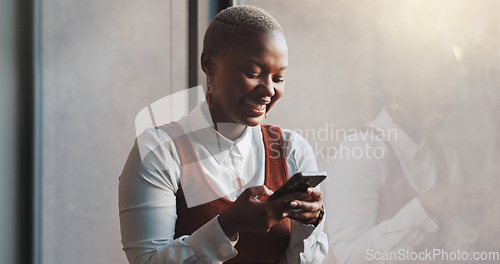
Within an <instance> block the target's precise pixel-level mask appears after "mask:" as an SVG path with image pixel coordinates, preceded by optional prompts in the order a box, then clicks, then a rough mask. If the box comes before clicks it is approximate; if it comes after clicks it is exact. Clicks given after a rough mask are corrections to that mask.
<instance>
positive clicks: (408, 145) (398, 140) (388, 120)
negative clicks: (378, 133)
mask: <svg viewBox="0 0 500 264" xmlns="http://www.w3.org/2000/svg"><path fill="white" fill-rule="evenodd" d="M371 126H373V127H375V128H378V129H382V130H383V131H384V133H383V134H384V136H387V135H391V137H388V138H385V140H387V141H389V144H391V145H392V146H393V147H395V148H397V149H399V150H401V151H402V152H403V153H404V154H405V155H406V156H407V157H408V158H409V159H410V160H413V159H414V158H415V157H416V155H417V154H418V153H419V152H420V151H421V150H422V149H423V148H424V147H425V146H426V144H427V140H426V139H424V140H422V142H421V143H420V144H417V143H416V142H415V141H413V139H411V138H410V136H408V134H407V133H406V132H405V131H404V130H403V129H402V128H401V127H400V126H399V125H397V124H394V122H393V121H392V117H391V116H390V115H389V113H387V111H386V109H385V108H384V109H382V111H380V113H379V114H378V116H377V117H376V118H375V120H374V121H373V123H372V124H371ZM394 130H395V131H396V136H395V137H394V136H393V135H394V132H392V131H394Z"/></svg>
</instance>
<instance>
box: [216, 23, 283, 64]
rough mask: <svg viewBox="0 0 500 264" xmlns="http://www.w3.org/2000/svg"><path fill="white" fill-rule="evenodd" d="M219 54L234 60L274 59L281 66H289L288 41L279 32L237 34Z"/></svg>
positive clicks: (224, 45)
mask: <svg viewBox="0 0 500 264" xmlns="http://www.w3.org/2000/svg"><path fill="white" fill-rule="evenodd" d="M219 53H220V55H222V56H225V57H226V56H230V57H231V58H233V59H238V58H242V57H274V59H275V60H276V59H277V60H279V61H280V63H281V64H288V47H287V45H286V40H285V38H284V36H283V34H282V33H281V32H280V31H278V30H264V31H257V32H239V33H236V34H235V35H233V36H231V37H230V38H229V39H228V40H227V41H226V42H225V43H224V44H223V45H222V47H221V49H220V51H219ZM285 66H286V65H285Z"/></svg>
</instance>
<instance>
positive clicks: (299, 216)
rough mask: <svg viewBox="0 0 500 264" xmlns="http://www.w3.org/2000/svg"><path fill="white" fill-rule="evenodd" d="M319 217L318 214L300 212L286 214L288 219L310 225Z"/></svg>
mask: <svg viewBox="0 0 500 264" xmlns="http://www.w3.org/2000/svg"><path fill="white" fill-rule="evenodd" d="M318 216H319V211H318V212H302V211H294V210H292V211H290V212H288V217H289V218H291V219H294V220H297V221H300V222H302V223H311V222H312V221H314V220H316V219H317V218H318Z"/></svg>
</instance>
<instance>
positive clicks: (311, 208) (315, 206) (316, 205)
mask: <svg viewBox="0 0 500 264" xmlns="http://www.w3.org/2000/svg"><path fill="white" fill-rule="evenodd" d="M290 207H292V208H293V209H299V210H302V211H306V212H316V211H319V210H321V208H322V204H321V203H320V202H305V201H298V200H294V201H292V202H290Z"/></svg>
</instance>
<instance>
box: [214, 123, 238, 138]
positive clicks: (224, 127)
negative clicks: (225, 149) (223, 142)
mask: <svg viewBox="0 0 500 264" xmlns="http://www.w3.org/2000/svg"><path fill="white" fill-rule="evenodd" d="M214 124H215V130H217V131H218V132H219V133H221V134H222V135H223V136H224V137H226V138H228V139H230V140H233V141H234V140H236V139H237V138H239V137H240V136H241V135H242V134H243V131H245V128H246V126H245V125H240V124H236V123H216V122H214Z"/></svg>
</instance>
